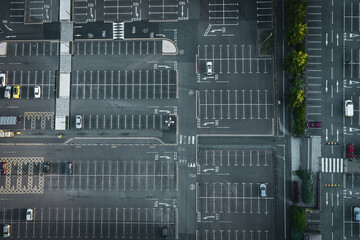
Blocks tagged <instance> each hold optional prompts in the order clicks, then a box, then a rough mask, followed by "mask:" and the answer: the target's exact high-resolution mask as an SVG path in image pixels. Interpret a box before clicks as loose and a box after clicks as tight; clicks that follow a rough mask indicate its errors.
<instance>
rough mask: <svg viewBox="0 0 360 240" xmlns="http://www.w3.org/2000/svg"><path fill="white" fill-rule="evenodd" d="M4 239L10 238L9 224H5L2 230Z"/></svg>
mask: <svg viewBox="0 0 360 240" xmlns="http://www.w3.org/2000/svg"><path fill="white" fill-rule="evenodd" d="M3 233H4V237H5V238H7V237H10V236H11V226H10V224H5V225H4V228H3Z"/></svg>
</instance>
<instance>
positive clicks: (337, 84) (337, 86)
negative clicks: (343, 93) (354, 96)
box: [336, 81, 339, 93]
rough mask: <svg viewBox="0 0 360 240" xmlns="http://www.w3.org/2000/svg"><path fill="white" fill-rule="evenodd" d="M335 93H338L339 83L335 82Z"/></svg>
mask: <svg viewBox="0 0 360 240" xmlns="http://www.w3.org/2000/svg"><path fill="white" fill-rule="evenodd" d="M336 92H337V93H338V92H339V81H336Z"/></svg>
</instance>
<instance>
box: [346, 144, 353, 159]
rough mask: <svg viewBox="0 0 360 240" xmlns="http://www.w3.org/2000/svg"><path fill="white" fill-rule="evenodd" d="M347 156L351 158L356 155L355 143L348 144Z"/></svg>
mask: <svg viewBox="0 0 360 240" xmlns="http://www.w3.org/2000/svg"><path fill="white" fill-rule="evenodd" d="M346 156H347V157H349V158H351V157H354V145H352V144H347V145H346Z"/></svg>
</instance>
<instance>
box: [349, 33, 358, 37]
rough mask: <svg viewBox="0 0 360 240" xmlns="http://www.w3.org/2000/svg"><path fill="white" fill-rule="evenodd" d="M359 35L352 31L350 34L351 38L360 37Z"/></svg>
mask: <svg viewBox="0 0 360 240" xmlns="http://www.w3.org/2000/svg"><path fill="white" fill-rule="evenodd" d="M359 36H360V35H359V34H355V33H350V35H349V37H350V38H353V37H359Z"/></svg>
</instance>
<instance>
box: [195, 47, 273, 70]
mask: <svg viewBox="0 0 360 240" xmlns="http://www.w3.org/2000/svg"><path fill="white" fill-rule="evenodd" d="M198 60H199V63H198V64H199V67H198V72H199V73H206V65H207V63H208V62H211V63H212V72H213V73H215V74H238V73H242V74H244V73H247V74H252V73H255V74H260V73H261V74H270V73H271V65H272V58H269V57H261V58H259V57H258V56H257V50H256V46H253V45H229V44H228V45H198Z"/></svg>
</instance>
